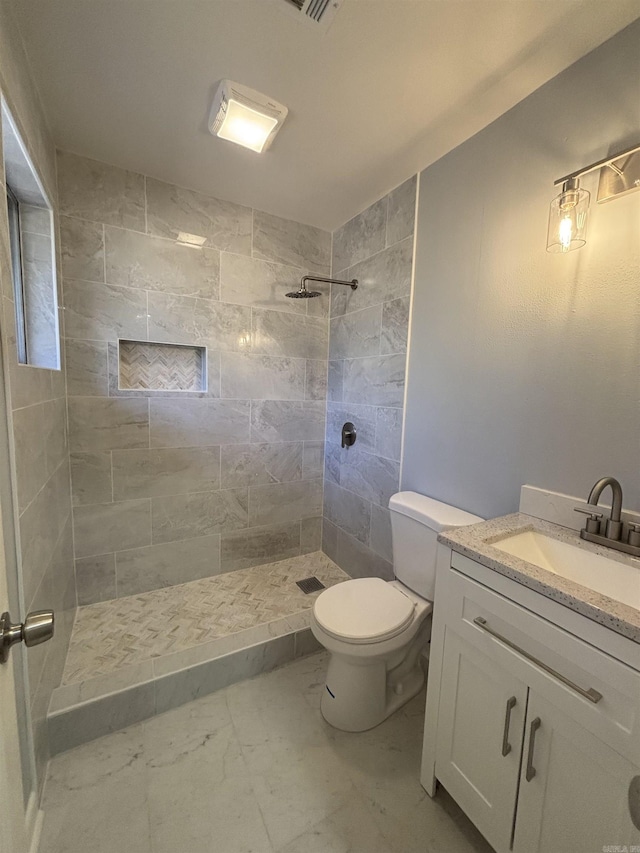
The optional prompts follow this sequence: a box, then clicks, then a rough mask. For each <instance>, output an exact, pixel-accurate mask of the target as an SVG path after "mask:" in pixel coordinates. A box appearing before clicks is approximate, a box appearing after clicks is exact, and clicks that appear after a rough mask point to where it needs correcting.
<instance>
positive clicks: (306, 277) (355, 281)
mask: <svg viewBox="0 0 640 853" xmlns="http://www.w3.org/2000/svg"><path fill="white" fill-rule="evenodd" d="M308 281H318V282H321V283H322V284H344V285H345V287H350V288H351V290H357V289H358V279H357V278H353V279H351V281H342V279H339V278H325V277H324V276H318V275H303V276H302V279H301V281H300V290H306V289H307V282H308Z"/></svg>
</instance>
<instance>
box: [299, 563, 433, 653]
mask: <svg viewBox="0 0 640 853" xmlns="http://www.w3.org/2000/svg"><path fill="white" fill-rule="evenodd" d="M415 609H416V605H415V603H414V602H413V601H411V599H410V598H409V597H408V596H406V595H404V594H403V593H402V592H400V590H398V589H397V588H395V587H394V586H392V585H390V584H389V583H387V582H386V581H383V580H382V579H381V578H358V579H356V580H350V581H345V582H344V583H340V584H336V585H335V586H332V587H330V588H329V589H327V590H325V591H324V592H323V593H321V594H320V595H319V596H318V598H317V599H316V602H315V604H314V606H313V615H314V617H315V620H316V622H317V623H318V625H319V626H320V627H321V628H322V629H323V630H324V631H326V632H327V634H329V635H331V636H332V637H335V638H336V639H338V640H342V641H343V642H345V643H354V644H358V643H379V642H382V641H383V640H388V639H391V638H392V637H395V636H397V635H398V634H400V633H402V631H404V630H405V628H406V627H407V626H408V625H410V624H411V622H412V621H413V619H414V615H415Z"/></svg>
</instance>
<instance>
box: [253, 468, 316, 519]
mask: <svg viewBox="0 0 640 853" xmlns="http://www.w3.org/2000/svg"><path fill="white" fill-rule="evenodd" d="M321 513H322V480H298V481H294V482H291V483H272V484H270V485H265V486H251V487H250V488H249V526H250V527H260V526H263V525H267V524H279V523H281V522H282V523H284V522H286V521H294V520H298V519H301V518H311V517H313V516H317V515H320V514H321Z"/></svg>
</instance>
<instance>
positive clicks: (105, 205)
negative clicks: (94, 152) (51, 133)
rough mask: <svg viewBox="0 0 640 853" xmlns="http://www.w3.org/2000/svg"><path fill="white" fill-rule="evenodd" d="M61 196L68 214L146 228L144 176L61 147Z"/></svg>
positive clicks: (111, 223)
mask: <svg viewBox="0 0 640 853" xmlns="http://www.w3.org/2000/svg"><path fill="white" fill-rule="evenodd" d="M58 197H59V202H60V211H61V212H62V213H64V214H68V215H69V216H75V217H77V218H78V219H91V220H93V221H95V222H105V223H107V224H108V225H119V226H121V227H122V228H134V229H135V230H136V231H144V230H145V199H144V177H143V176H142V175H138V174H136V173H135V172H127V171H125V170H124V169H118V168H117V167H116V166H108V165H107V164H106V163H101V162H98V161H97V160H88V159H87V158H86V157H78V156H77V155H75V154H69V153H68V152H66V151H59V152H58Z"/></svg>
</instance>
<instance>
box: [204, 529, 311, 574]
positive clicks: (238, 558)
mask: <svg viewBox="0 0 640 853" xmlns="http://www.w3.org/2000/svg"><path fill="white" fill-rule="evenodd" d="M220 549H221V565H222V571H224V572H231V571H234V570H235V569H246V568H248V567H249V566H259V565H261V564H262V563H270V562H275V561H276V560H286V559H287V558H288V557H295V556H296V554H299V553H300V524H299V522H297V521H295V522H287V523H285V524H272V525H269V526H267V527H254V528H249V529H248V530H241V531H238V532H236V533H223V534H222V535H221V542H220Z"/></svg>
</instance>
